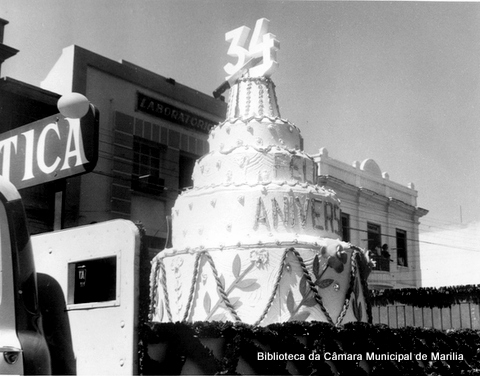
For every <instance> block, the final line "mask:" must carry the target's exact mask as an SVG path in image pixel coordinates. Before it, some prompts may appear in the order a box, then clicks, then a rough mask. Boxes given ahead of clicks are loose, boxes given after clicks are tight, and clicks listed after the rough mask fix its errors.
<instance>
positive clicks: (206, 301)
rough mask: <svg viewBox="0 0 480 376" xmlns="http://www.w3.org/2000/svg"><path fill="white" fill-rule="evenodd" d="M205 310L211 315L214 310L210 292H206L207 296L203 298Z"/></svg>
mask: <svg viewBox="0 0 480 376" xmlns="http://www.w3.org/2000/svg"><path fill="white" fill-rule="evenodd" d="M203 308H204V309H205V312H206V313H207V314H208V313H210V311H211V309H212V299H211V298H210V294H209V293H208V292H206V293H205V296H204V297H203Z"/></svg>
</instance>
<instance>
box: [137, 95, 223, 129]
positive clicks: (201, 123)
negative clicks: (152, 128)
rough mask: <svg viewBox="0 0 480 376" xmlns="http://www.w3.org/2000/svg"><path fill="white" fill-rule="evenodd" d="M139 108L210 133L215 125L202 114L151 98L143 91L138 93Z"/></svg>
mask: <svg viewBox="0 0 480 376" xmlns="http://www.w3.org/2000/svg"><path fill="white" fill-rule="evenodd" d="M137 110H138V111H142V112H145V113H147V114H150V115H153V116H155V117H158V118H160V119H164V120H168V121H171V122H173V123H176V124H180V125H183V126H186V127H189V128H194V129H196V130H199V131H201V132H204V133H208V132H209V131H210V129H212V127H213V126H214V125H215V124H214V123H213V122H211V121H210V120H207V119H205V118H203V117H201V116H197V115H195V114H192V113H191V112H188V111H185V110H182V109H180V108H178V107H175V106H172V105H171V104H168V103H165V102H162V101H160V100H158V99H155V98H151V97H149V96H147V95H145V94H142V93H137Z"/></svg>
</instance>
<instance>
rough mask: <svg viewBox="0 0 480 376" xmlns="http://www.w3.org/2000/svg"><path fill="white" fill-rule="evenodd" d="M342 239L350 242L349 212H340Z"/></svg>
mask: <svg viewBox="0 0 480 376" xmlns="http://www.w3.org/2000/svg"><path fill="white" fill-rule="evenodd" d="M342 240H343V241H344V242H350V214H347V213H342Z"/></svg>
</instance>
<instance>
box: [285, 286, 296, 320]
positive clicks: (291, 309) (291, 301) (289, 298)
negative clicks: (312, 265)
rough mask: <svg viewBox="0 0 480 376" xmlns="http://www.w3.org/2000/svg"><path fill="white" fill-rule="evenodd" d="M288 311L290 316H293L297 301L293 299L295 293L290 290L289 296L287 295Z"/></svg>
mask: <svg viewBox="0 0 480 376" xmlns="http://www.w3.org/2000/svg"><path fill="white" fill-rule="evenodd" d="M287 309H288V312H290V314H293V313H294V310H295V301H294V299H293V292H292V290H289V291H288V295H287Z"/></svg>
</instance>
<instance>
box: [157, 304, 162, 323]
mask: <svg viewBox="0 0 480 376" xmlns="http://www.w3.org/2000/svg"><path fill="white" fill-rule="evenodd" d="M162 319H163V304H160V307H159V310H158V321H160V322H161V321H162Z"/></svg>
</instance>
